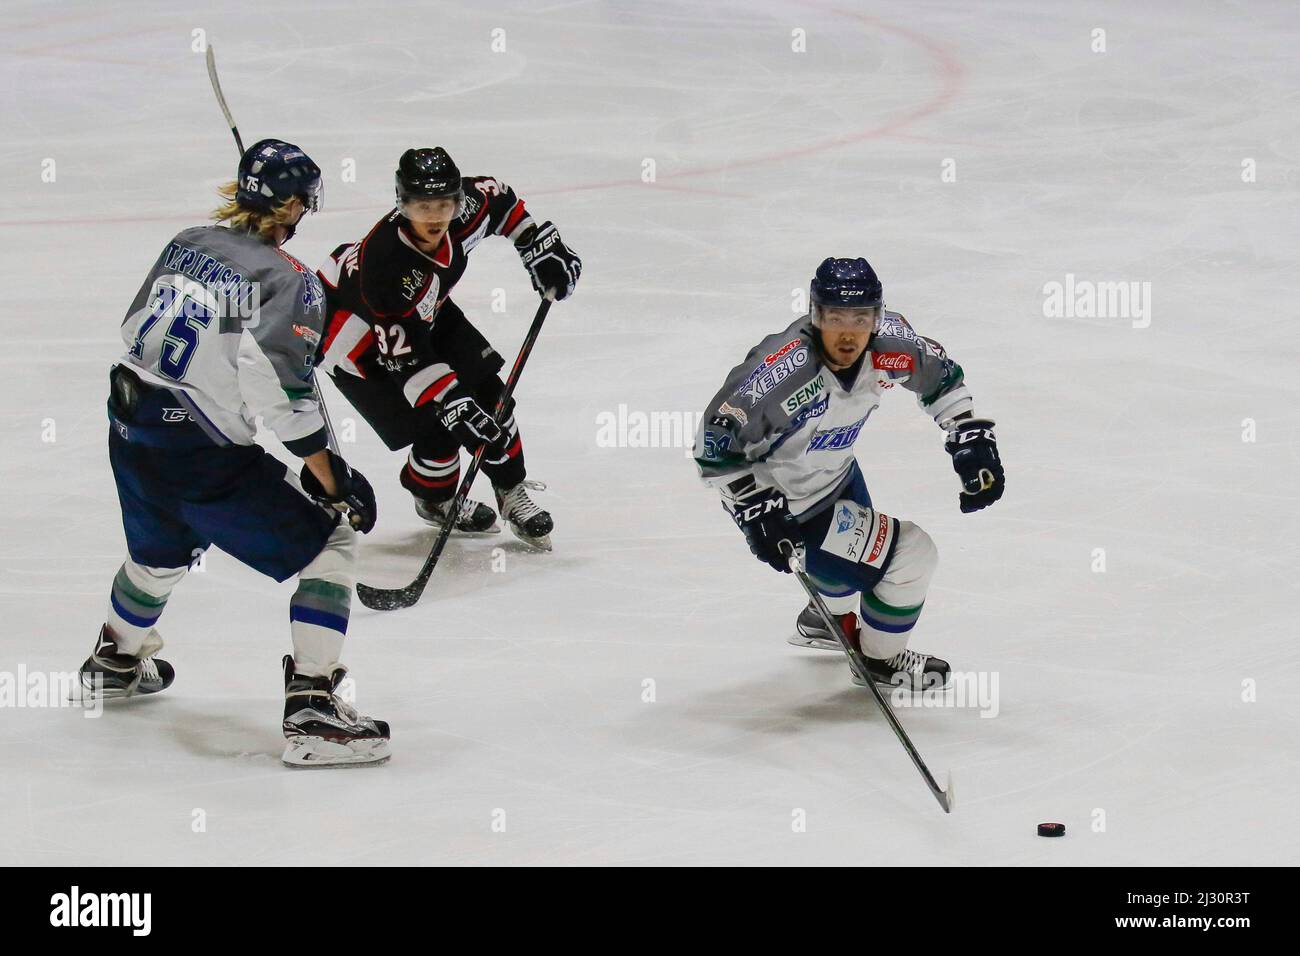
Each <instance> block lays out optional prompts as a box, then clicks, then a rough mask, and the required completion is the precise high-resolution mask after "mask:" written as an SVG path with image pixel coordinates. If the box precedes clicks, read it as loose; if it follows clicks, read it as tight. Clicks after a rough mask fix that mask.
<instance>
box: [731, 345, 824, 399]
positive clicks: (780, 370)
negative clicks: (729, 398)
mask: <svg viewBox="0 0 1300 956" xmlns="http://www.w3.org/2000/svg"><path fill="white" fill-rule="evenodd" d="M796 346H798V347H797V348H796ZM791 349H793V351H790V350H791ZM807 364H808V346H806V345H799V340H798V339H795V340H794V341H793V342H790V343H789V344H787V345H785V346H784V347H783V348H782V349H781V350H780V351H779V352H773V353H772V354H771V355H769V356H768V357H767V359H766V360H765V361H764V362H763V364H762V365H760V366H759V367H758V368H756V369H754V371H753V372H751V373H750V376H749V378H748V379H746V380H745V383H744V384H743V385H741V386H740V388H738V389H736V394H737V395H739V394H740V393H741V392H744V393H745V395H746V397H747V398H748V399H749V405H750V407H751V408H753V407H754V406H755V405H757V404H758V403H759V402H761V401H762V400H763V396H764V395H766V394H767V393H768V392H770V391H771V390H772V389H773V388H775V387H776V386H777V385H778V384H780V383H781V382H782V381H784V380H785V379H786V378H788V377H789V376H790V375H791V374H793V373H794V372H796V371H798V370H799V369H801V368H803V367H804V366H805V365H807Z"/></svg>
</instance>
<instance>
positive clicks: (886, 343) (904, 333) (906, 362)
mask: <svg viewBox="0 0 1300 956" xmlns="http://www.w3.org/2000/svg"><path fill="white" fill-rule="evenodd" d="M931 357H933V358H943V357H944V356H943V349H942V347H941V346H939V343H938V342H935V341H933V340H932V339H927V338H926V337H925V336H923V335H918V334H917V332H916V330H915V329H914V328H912V324H911V323H910V322H908V321H907V319H905V318H904V317H903V316H902V315H900V314H899V313H897V312H889V311H885V312H882V313H881V314H880V318H879V319H878V320H877V321H876V330H875V334H874V335H873V336H872V337H871V364H872V365H873V366H874V367H875V368H877V369H880V370H882V371H885V372H888V373H890V376H891V377H893V378H898V377H902V378H906V377H907V376H908V375H909V374H911V373H912V372H914V371H916V368H917V366H918V365H919V364H920V363H921V362H923V361H924V360H925V359H927V358H931Z"/></svg>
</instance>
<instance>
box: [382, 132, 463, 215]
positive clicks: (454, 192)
mask: <svg viewBox="0 0 1300 956" xmlns="http://www.w3.org/2000/svg"><path fill="white" fill-rule="evenodd" d="M394 179H395V181H396V184H397V205H398V206H399V207H400V206H402V205H404V204H406V203H408V202H412V201H418V200H420V199H454V200H456V215H460V211H461V209H462V208H463V206H464V201H465V193H464V192H463V191H462V189H461V184H460V170H459V169H457V168H456V163H455V162H454V161H453V160H452V158H451V156H450V155H448V153H447V151H446V150H445V149H443V148H442V147H441V146H434V147H433V148H429V147H423V148H420V149H408V150H407V151H406V152H404V153H403V154H402V158H401V159H399V160H398V161H397V174H396V176H395V177H394Z"/></svg>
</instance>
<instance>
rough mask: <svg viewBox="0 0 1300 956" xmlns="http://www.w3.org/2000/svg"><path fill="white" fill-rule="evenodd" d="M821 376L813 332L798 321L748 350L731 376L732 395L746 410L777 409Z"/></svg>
mask: <svg viewBox="0 0 1300 956" xmlns="http://www.w3.org/2000/svg"><path fill="white" fill-rule="evenodd" d="M820 373H821V359H820V358H819V356H818V353H817V348H816V345H815V344H814V342H813V332H812V329H811V328H810V327H808V326H807V325H806V324H805V323H804V320H803V319H800V320H799V321H797V322H795V323H793V324H792V325H790V326H789V327H788V328H786V329H784V330H783V331H781V332H777V333H775V334H773V335H769V336H767V337H766V338H764V339H763V340H762V341H761V342H759V343H758V345H756V346H755V347H754V348H753V349H751V350H750V352H749V355H748V356H746V358H745V362H744V363H742V364H741V365H740V366H739V367H738V368H737V369H736V373H734V374H733V382H734V388H733V389H732V393H731V394H732V395H733V396H734V398H735V399H737V400H738V401H739V402H741V403H742V405H743V406H745V407H748V408H749V409H756V408H759V406H763V407H764V408H765V409H766V408H768V407H772V406H779V405H780V404H781V403H784V402H785V400H786V399H787V398H789V397H790V396H791V395H792V394H793V393H794V392H795V391H797V390H798V389H800V388H802V387H803V386H805V385H807V384H808V383H809V382H810V381H812V380H813V379H814V378H816V377H817V376H818V375H819V374H820Z"/></svg>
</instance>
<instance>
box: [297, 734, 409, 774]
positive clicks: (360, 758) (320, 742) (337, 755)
mask: <svg viewBox="0 0 1300 956" xmlns="http://www.w3.org/2000/svg"><path fill="white" fill-rule="evenodd" d="M391 756H392V753H391V752H390V751H389V749H388V741H387V740H385V739H381V738H375V739H370V740H352V741H349V742H348V743H340V742H338V741H336V740H326V739H325V738H324V737H290V738H288V740H287V741H286V743H285V748H284V754H283V755H282V756H281V757H280V762H281V763H283V764H284V765H285V766H286V767H293V768H295V769H305V770H317V769H322V770H323V769H325V768H327V767H377V766H379V765H380V764H385V763H387V762H388V758H389V757H391Z"/></svg>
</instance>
